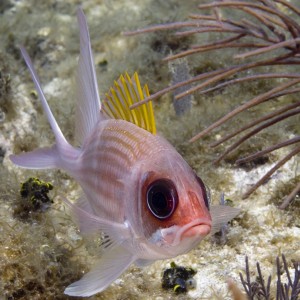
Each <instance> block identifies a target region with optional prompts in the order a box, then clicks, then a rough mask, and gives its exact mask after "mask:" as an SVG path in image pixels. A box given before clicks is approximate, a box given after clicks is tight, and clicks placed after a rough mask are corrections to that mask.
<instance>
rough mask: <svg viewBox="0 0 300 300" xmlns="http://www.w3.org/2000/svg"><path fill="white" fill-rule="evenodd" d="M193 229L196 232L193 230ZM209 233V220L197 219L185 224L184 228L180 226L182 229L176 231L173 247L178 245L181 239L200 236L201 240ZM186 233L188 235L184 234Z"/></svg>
mask: <svg viewBox="0 0 300 300" xmlns="http://www.w3.org/2000/svg"><path fill="white" fill-rule="evenodd" d="M193 228H194V229H196V230H193ZM197 229H198V230H197ZM190 230H192V231H190ZM197 231H198V235H195V233H196V232H197ZM210 231H211V220H210V219H208V218H197V219H195V220H193V221H191V222H189V223H188V224H185V225H184V226H182V228H180V229H179V230H178V232H177V234H176V237H175V239H174V242H173V245H176V244H179V243H180V241H181V240H182V239H183V238H187V237H189V238H190V237H197V238H199V236H201V237H202V238H203V237H204V236H206V235H207V234H209V233H210ZM187 232H189V234H186V233H187ZM192 233H194V234H192Z"/></svg>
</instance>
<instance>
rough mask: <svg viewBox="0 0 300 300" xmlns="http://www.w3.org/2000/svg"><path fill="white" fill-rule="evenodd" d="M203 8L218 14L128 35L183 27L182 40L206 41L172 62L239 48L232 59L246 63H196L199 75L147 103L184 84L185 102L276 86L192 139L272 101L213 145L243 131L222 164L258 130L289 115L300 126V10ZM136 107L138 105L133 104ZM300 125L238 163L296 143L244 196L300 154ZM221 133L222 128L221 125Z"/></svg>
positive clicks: (241, 4) (263, 1) (220, 4)
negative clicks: (258, 85)
mask: <svg viewBox="0 0 300 300" xmlns="http://www.w3.org/2000/svg"><path fill="white" fill-rule="evenodd" d="M198 7H199V9H201V10H204V11H205V10H207V9H209V10H211V11H212V12H211V13H210V14H207V13H204V14H202V13H198V14H196V13H192V14H190V15H189V17H190V20H188V21H183V22H172V23H168V24H160V25H154V26H150V27H148V28H145V29H138V30H136V31H132V32H127V33H125V34H126V35H134V34H140V33H145V32H153V31H161V30H177V31H176V32H175V36H176V37H178V38H182V37H194V40H195V41H198V40H201V39H200V36H204V38H203V39H202V40H201V44H196V45H191V46H190V47H189V48H188V49H186V50H183V51H178V52H177V53H175V54H171V55H169V56H167V57H166V58H165V59H164V61H168V62H170V61H172V60H175V59H182V58H184V57H185V58H188V57H189V58H190V57H191V56H195V55H197V54H198V55H203V54H204V53H209V52H212V51H215V50H221V51H223V53H222V55H223V56H224V55H225V54H224V52H225V51H224V50H227V49H229V50H231V51H232V50H235V49H238V50H235V51H239V52H238V53H237V54H235V55H232V54H231V60H230V61H233V60H239V62H240V63H237V64H233V63H229V65H227V66H225V67H217V68H216V69H215V70H209V71H204V72H203V70H202V72H199V70H197V69H196V68H195V67H194V70H193V71H194V73H196V74H194V75H195V76H192V77H191V78H188V79H186V80H183V81H181V82H177V83H175V84H172V85H171V86H170V87H167V88H165V89H163V90H161V91H159V92H157V93H155V94H153V95H152V96H151V97H149V98H147V99H145V100H144V102H147V101H150V100H151V99H155V98H157V97H159V96H161V95H163V94H165V93H167V92H170V91H173V90H175V91H176V90H178V88H180V89H183V91H182V92H181V93H180V94H178V95H176V96H175V99H177V100H180V99H182V98H183V97H184V98H186V97H187V96H188V95H191V94H193V93H196V92H197V93H198V94H201V95H203V94H207V93H212V92H215V91H219V92H220V93H222V91H224V90H225V88H231V89H233V87H232V86H233V85H237V84H249V83H250V82H252V81H260V82H268V84H271V88H269V89H268V90H267V91H265V90H262V91H261V92H259V93H258V95H257V96H255V97H254V98H252V99H251V100H248V101H246V102H245V103H243V104H239V106H238V107H236V108H234V109H233V110H232V111H230V112H229V113H228V114H226V115H225V116H223V117H221V118H219V119H217V121H215V122H214V123H213V124H211V125H210V126H208V127H206V128H205V129H204V130H202V131H201V132H200V133H198V134H197V135H195V136H194V137H193V138H191V139H190V141H191V142H195V141H196V140H198V139H199V138H203V137H204V136H205V135H207V134H208V133H210V132H212V131H213V130H214V129H216V128H220V126H221V125H224V123H225V122H227V121H228V120H230V119H233V118H234V117H236V116H237V115H239V114H240V113H245V112H247V111H248V112H249V111H250V109H252V110H253V108H254V107H256V106H258V105H263V103H266V102H268V103H270V105H269V106H267V109H268V110H271V112H270V113H267V114H265V113H264V115H262V116H258V115H257V114H256V115H255V118H254V120H253V121H251V122H249V123H246V124H245V125H243V124H239V125H238V126H237V129H234V128H235V126H234V122H233V121H232V125H231V126H230V125H229V131H231V132H229V133H228V132H226V131H225V132H226V134H223V136H222V137H221V138H218V140H217V141H216V142H214V143H212V144H211V147H217V146H221V145H223V144H224V143H225V142H227V141H229V140H230V141H231V140H232V138H235V137H236V136H237V135H239V134H243V135H242V136H241V137H240V138H238V139H236V141H234V142H233V143H232V144H231V145H230V146H228V147H227V149H225V151H224V152H223V153H221V154H220V155H219V157H218V158H217V159H216V160H215V163H216V164H217V163H219V162H220V161H221V160H222V159H224V158H225V157H227V156H228V155H229V154H231V152H233V151H236V150H237V148H238V147H240V145H241V144H242V143H245V141H247V140H248V139H250V138H252V140H253V139H254V138H255V137H256V136H257V135H258V133H260V132H261V131H263V130H264V131H265V129H266V128H268V127H270V126H274V124H278V123H279V122H281V123H282V122H283V121H286V120H287V119H291V120H293V121H291V122H293V124H294V126H295V124H297V122H298V119H299V114H300V109H299V105H300V102H299V101H295V100H293V97H292V95H294V94H297V93H299V91H300V89H299V83H300V74H299V72H297V68H296V67H297V66H298V65H299V64H300V56H299V53H300V50H299V42H300V26H299V19H300V9H299V7H297V6H295V5H293V4H292V3H291V2H289V1H285V0H276V1H269V0H256V1H240V0H238V1H231V0H225V1H214V2H211V3H208V4H201V5H199V6H198ZM208 34H212V35H213V34H214V35H215V37H214V38H213V40H212V41H211V37H210V38H208V41H204V40H205V37H207V36H209V35H208ZM197 38H198V39H197ZM203 41H204V42H203ZM242 51H244V52H242ZM232 57H233V59H232ZM198 82H200V83H198ZM191 84H194V86H192V87H190V85H191ZM237 96H239V95H237ZM274 99H278V101H280V102H278V103H276V102H275V100H274ZM285 99H288V100H285ZM264 105H265V104H264ZM136 106H137V105H133V106H132V108H133V107H136ZM292 127H293V126H292ZM296 127H297V126H296ZM296 127H295V128H294V129H293V130H292V131H291V132H289V133H287V132H286V133H284V134H283V136H282V137H281V140H280V141H279V142H278V143H275V144H273V145H272V144H271V145H270V146H269V147H267V148H265V149H262V150H261V149H257V148H256V151H257V152H256V153H255V154H252V155H249V156H247V157H245V158H241V159H238V160H237V161H236V164H237V165H239V164H244V163H245V162H249V161H251V160H254V159H257V158H258V157H261V156H265V155H266V154H269V153H271V152H273V151H275V150H278V149H280V148H282V147H287V146H291V145H293V144H296V146H295V147H294V148H293V149H292V150H291V151H290V152H289V153H288V154H286V155H285V156H284V157H283V158H281V159H279V160H278V161H277V163H276V164H275V166H274V167H272V168H271V169H270V170H269V171H268V172H267V173H266V174H265V175H264V176H263V177H262V178H261V179H260V180H259V181H257V183H256V184H255V185H253V186H252V187H251V188H250V189H248V191H246V193H244V195H243V198H247V197H248V196H249V195H250V194H251V193H253V192H254V191H255V190H256V189H257V188H258V187H260V186H261V185H262V184H264V183H265V182H267V181H268V179H269V178H270V177H271V176H272V175H273V174H274V173H275V172H276V171H277V170H278V169H279V168H280V167H282V166H283V165H284V164H285V163H286V162H287V161H289V160H290V159H292V158H293V157H294V156H297V155H299V153H300V146H299V142H300V136H299V129H297V128H296ZM274 130H276V129H274ZM220 131H221V132H222V130H221V129H220ZM245 132H246V133H245ZM284 135H285V136H286V137H285V136H284ZM290 136H292V137H290ZM282 139H283V140H282ZM299 190H300V184H297V185H296V186H295V189H294V190H293V191H292V192H291V193H290V195H289V196H288V197H287V199H286V200H285V201H284V203H282V204H281V206H280V207H281V208H285V207H287V205H288V204H289V203H290V201H291V200H292V199H293V198H294V196H295V195H296V194H297V193H298V192H299Z"/></svg>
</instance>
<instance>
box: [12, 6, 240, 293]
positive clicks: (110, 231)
mask: <svg viewBox="0 0 300 300" xmlns="http://www.w3.org/2000/svg"><path fill="white" fill-rule="evenodd" d="M77 17H78V22H79V29H80V56H79V61H78V70H77V98H78V99H77V106H76V131H75V137H76V140H77V142H79V143H80V145H81V146H80V147H73V146H72V145H71V144H70V143H68V142H67V140H66V139H65V137H64V136H63V133H62V131H61V130H60V128H59V126H58V124H57V122H56V120H55V118H54V116H53V114H52V112H51V110H50V108H49V106H48V104H47V101H46V98H45V95H44V93H43V90H42V88H41V85H40V82H39V79H38V76H37V74H36V72H35V70H34V67H33V64H32V62H31V60H30V58H29V56H28V54H27V53H26V51H25V49H24V48H21V52H22V55H23V57H24V60H25V62H26V64H27V66H28V68H29V71H30V73H31V76H32V79H33V81H34V84H35V87H36V89H37V92H38V95H39V98H40V101H41V103H42V106H43V109H44V111H45V114H46V116H47V118H48V121H49V123H50V126H51V128H52V130H53V133H54V136H55V141H56V142H55V145H53V146H52V147H48V148H39V149H36V150H34V151H32V152H28V153H22V154H19V155H11V156H10V159H11V160H12V162H13V163H14V164H16V165H18V166H20V167H23V168H29V169H52V168H59V169H62V170H64V171H65V172H67V173H68V174H70V175H71V176H72V177H73V178H74V179H75V180H76V181H77V182H78V183H79V184H80V186H81V187H82V190H83V196H82V197H81V198H80V199H79V200H78V202H77V203H76V204H72V203H71V202H69V201H68V200H66V199H65V201H66V202H67V203H68V204H69V205H70V206H71V207H72V209H73V213H74V214H75V215H76V220H77V221H78V226H79V229H80V231H81V232H82V233H89V234H91V233H97V234H99V231H101V232H103V233H104V241H103V247H104V248H105V249H104V250H107V251H104V254H103V255H102V257H101V258H100V260H99V262H98V263H97V264H96V265H95V266H94V268H93V269H92V270H91V271H90V272H89V273H87V274H86V275H84V276H83V278H82V279H80V280H79V281H76V282H74V283H72V284H71V285H70V286H68V287H67V288H66V289H65V294H68V295H72V296H91V295H93V294H95V293H98V292H101V291H103V290H104V289H106V288H107V287H108V286H109V285H110V284H111V283H112V282H113V281H114V280H116V279H117V278H118V277H119V276H120V275H121V274H122V273H123V272H124V271H125V270H126V269H127V268H128V267H129V266H130V265H131V264H133V263H134V264H136V265H137V266H144V265H147V264H149V263H151V262H153V261H155V260H161V259H166V258H171V257H175V256H177V255H179V254H183V253H186V252H188V251H190V250H191V249H192V248H194V247H195V246H197V245H198V243H199V242H200V241H201V240H202V239H203V238H204V237H205V236H207V235H208V234H209V233H210V232H211V231H214V230H215V229H214V228H217V227H218V226H219V225H220V224H223V223H225V222H227V221H228V220H230V219H231V218H232V217H234V216H235V215H236V214H237V210H236V209H232V208H230V207H211V208H210V207H209V196H208V193H207V190H206V187H205V185H204V183H203V182H202V180H201V179H200V178H199V177H198V176H197V175H196V174H195V173H194V171H193V170H192V169H191V167H190V166H189V165H188V164H187V163H186V162H185V160H184V159H183V158H182V157H181V156H180V154H179V153H178V152H177V151H176V150H175V148H174V147H173V146H172V145H171V144H170V143H168V142H167V141H166V140H165V139H164V138H162V137H160V136H159V135H157V134H156V127H155V121H154V115H153V108H152V104H151V102H148V103H147V104H143V105H141V106H139V107H137V108H136V109H133V110H131V109H130V106H131V105H132V104H134V103H136V102H139V101H142V100H143V99H145V97H147V96H149V92H148V88H147V86H145V87H144V88H143V89H142V87H141V84H140V81H139V78H138V75H137V74H134V76H133V77H132V78H130V76H129V75H127V74H125V75H124V76H121V77H120V79H119V80H118V81H116V82H115V85H114V87H113V88H111V89H110V91H109V93H108V94H106V98H105V99H104V100H103V101H102V102H100V98H99V94H98V88H97V81H96V73H95V69H94V65H93V57H92V50H91V44H90V37H89V32H88V27H87V23H86V19H85V16H84V13H83V11H82V10H81V9H78V13H77Z"/></svg>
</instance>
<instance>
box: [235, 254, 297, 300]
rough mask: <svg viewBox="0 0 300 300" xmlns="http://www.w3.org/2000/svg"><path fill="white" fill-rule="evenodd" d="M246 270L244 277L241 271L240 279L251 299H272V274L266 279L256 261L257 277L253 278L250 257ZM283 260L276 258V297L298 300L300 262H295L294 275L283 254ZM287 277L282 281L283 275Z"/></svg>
mask: <svg viewBox="0 0 300 300" xmlns="http://www.w3.org/2000/svg"><path fill="white" fill-rule="evenodd" d="M245 261H246V270H245V273H246V274H245V276H246V278H244V277H243V275H242V273H240V279H241V282H242V284H243V287H244V290H245V292H246V294H247V296H248V298H249V299H251V300H254V299H266V300H269V299H272V298H271V281H272V276H271V275H269V276H268V279H267V281H265V279H264V277H263V275H262V271H261V267H260V264H259V263H256V268H257V273H258V275H257V277H256V279H255V280H254V281H252V280H251V276H250V269H249V262H248V257H247V256H246V258H245ZM282 262H283V264H281V263H280V259H279V257H277V259H276V269H277V281H276V292H275V294H276V299H278V300H297V299H298V297H299V296H300V262H294V263H293V268H294V275H292V274H291V273H290V271H289V266H288V263H287V261H286V258H285V256H284V255H283V254H282ZM283 276H286V277H287V282H286V283H284V282H283V281H282V277H283Z"/></svg>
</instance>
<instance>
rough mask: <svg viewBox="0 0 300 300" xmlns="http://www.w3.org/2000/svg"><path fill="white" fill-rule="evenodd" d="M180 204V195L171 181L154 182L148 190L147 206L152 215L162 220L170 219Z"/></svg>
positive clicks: (160, 180)
mask: <svg viewBox="0 0 300 300" xmlns="http://www.w3.org/2000/svg"><path fill="white" fill-rule="evenodd" d="M177 204H178V195H177V191H176V188H175V185H174V184H173V182H172V181H171V180H169V179H159V180H155V181H153V182H152V183H151V184H150V185H149V187H148V190H147V205H148V208H149V210H150V211H151V213H152V214H153V215H154V216H155V217H156V218H158V219H160V220H165V219H167V218H169V217H170V216H171V215H172V214H173V212H174V211H175V209H176V207H177Z"/></svg>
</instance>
